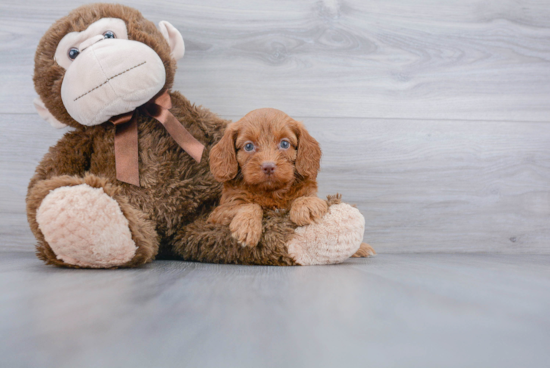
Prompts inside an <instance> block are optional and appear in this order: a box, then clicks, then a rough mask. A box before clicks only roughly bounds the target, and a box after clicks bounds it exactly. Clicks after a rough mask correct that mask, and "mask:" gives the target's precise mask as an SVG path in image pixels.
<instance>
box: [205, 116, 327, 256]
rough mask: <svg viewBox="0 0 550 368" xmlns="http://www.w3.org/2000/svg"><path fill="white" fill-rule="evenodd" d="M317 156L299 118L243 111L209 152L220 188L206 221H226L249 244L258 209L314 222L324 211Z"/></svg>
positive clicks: (255, 234)
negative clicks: (286, 212) (287, 211)
mask: <svg viewBox="0 0 550 368" xmlns="http://www.w3.org/2000/svg"><path fill="white" fill-rule="evenodd" d="M320 160H321V148H320V147H319V143H318V142H317V141H316V140H315V139H314V138H313V137H312V136H311V135H309V133H308V132H307V130H306V129H305V128H304V126H303V124H302V123H300V122H298V121H296V120H294V119H292V118H291V117H290V116H288V115H287V114H285V113H284V112H282V111H279V110H276V109H267V108H266V109H258V110H254V111H252V112H249V113H248V114H246V116H244V117H243V118H242V119H240V120H239V121H237V122H235V123H233V124H230V125H229V126H228V127H227V130H226V131H225V134H224V136H223V137H222V139H221V140H220V141H219V142H218V144H216V145H215V146H214V147H213V148H212V150H211V151H210V170H211V171H212V174H213V175H214V178H216V180H218V181H220V182H223V183H224V187H223V192H222V197H221V202H220V205H219V206H218V207H217V208H216V209H214V211H213V212H212V213H211V214H210V217H209V218H208V221H209V222H212V223H216V224H223V225H229V229H230V230H231V232H232V234H233V237H234V238H236V239H237V240H238V241H239V243H240V244H241V245H243V246H249V247H254V246H256V245H257V244H258V242H259V241H260V237H261V235H262V217H263V210H264V209H278V210H281V209H284V210H289V211H290V220H291V221H293V222H294V223H296V224H297V225H299V226H303V225H308V224H311V223H312V222H315V221H317V220H318V219H320V218H321V217H323V216H324V215H325V213H326V212H327V210H328V207H327V203H326V201H323V200H321V199H319V198H317V182H316V178H317V172H318V171H319V166H320Z"/></svg>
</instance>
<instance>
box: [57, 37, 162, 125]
mask: <svg viewBox="0 0 550 368" xmlns="http://www.w3.org/2000/svg"><path fill="white" fill-rule="evenodd" d="M82 46H84V47H82ZM81 48H82V51H81V52H80V54H79V55H78V57H77V58H76V59H75V60H74V61H73V62H72V63H71V65H70V66H69V68H68V69H67V72H66V73H65V77H64V78H63V84H62V85H61V99H62V100H63V104H64V105H65V108H66V109H67V112H68V113H69V115H71V117H72V118H73V119H74V120H76V121H77V122H79V123H80V124H82V125H86V126H93V125H98V124H102V123H104V122H105V121H107V120H109V118H111V117H112V116H115V115H120V114H124V113H126V112H129V111H132V110H134V109H135V108H137V107H138V106H141V105H143V104H144V103H146V102H147V101H149V100H150V99H151V98H152V97H154V96H155V95H156V94H157V93H158V92H159V91H160V90H161V89H162V87H163V86H164V83H165V82H166V70H165V69H164V64H163V63H162V60H161V59H160V57H159V56H158V55H157V53H156V52H155V51H154V50H153V49H151V48H150V47H149V46H147V45H145V44H143V43H141V42H137V41H131V40H124V39H108V40H99V39H98V40H91V42H87V41H85V42H83V43H82V44H81Z"/></svg>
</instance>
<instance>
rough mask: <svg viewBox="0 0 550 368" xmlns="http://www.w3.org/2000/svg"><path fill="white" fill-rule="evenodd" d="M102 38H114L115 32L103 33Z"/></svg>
mask: <svg viewBox="0 0 550 368" xmlns="http://www.w3.org/2000/svg"><path fill="white" fill-rule="evenodd" d="M103 38H116V35H115V32H113V31H107V32H105V33H103Z"/></svg>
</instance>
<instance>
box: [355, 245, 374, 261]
mask: <svg viewBox="0 0 550 368" xmlns="http://www.w3.org/2000/svg"><path fill="white" fill-rule="evenodd" d="M375 254H376V252H375V251H374V249H373V248H372V247H371V246H370V245H368V244H367V243H361V246H359V249H357V252H355V254H354V255H352V256H351V258H366V257H372V256H374V255H375Z"/></svg>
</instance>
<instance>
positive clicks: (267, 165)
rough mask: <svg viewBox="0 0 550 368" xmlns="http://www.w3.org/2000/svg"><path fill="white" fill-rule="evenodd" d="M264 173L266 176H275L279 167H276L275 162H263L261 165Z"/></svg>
mask: <svg viewBox="0 0 550 368" xmlns="http://www.w3.org/2000/svg"><path fill="white" fill-rule="evenodd" d="M261 168H262V171H263V172H264V174H266V175H273V174H274V173H275V169H276V168H277V165H275V162H271V161H268V162H263V163H262V165H261Z"/></svg>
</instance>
